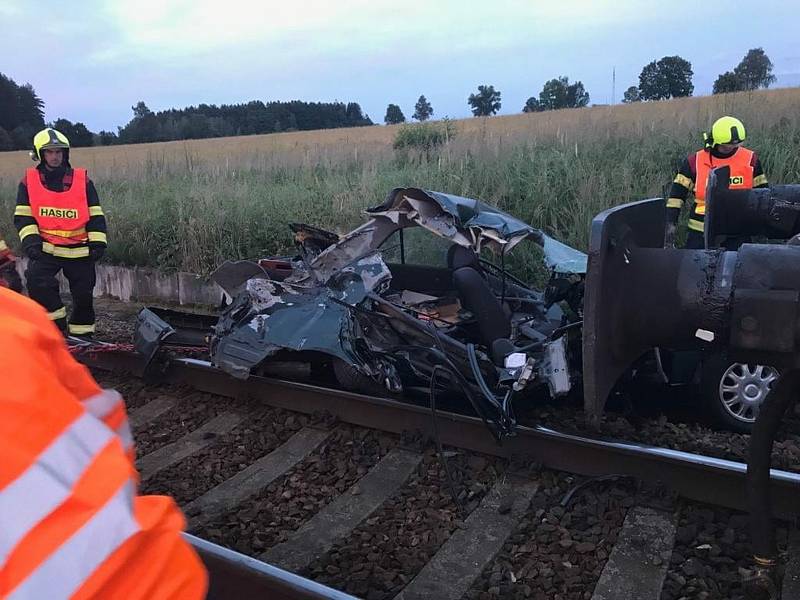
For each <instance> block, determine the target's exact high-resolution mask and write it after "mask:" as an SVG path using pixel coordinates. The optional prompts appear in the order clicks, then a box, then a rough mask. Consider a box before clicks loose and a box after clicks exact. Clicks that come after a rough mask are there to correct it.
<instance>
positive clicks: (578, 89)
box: [384, 48, 775, 124]
mask: <svg viewBox="0 0 800 600" xmlns="http://www.w3.org/2000/svg"><path fill="white" fill-rule="evenodd" d="M772 68H773V65H772V61H771V60H770V59H769V57H768V56H767V54H766V53H765V52H764V49H763V48H753V49H751V50H749V51H748V52H747V54H746V55H745V56H744V58H743V59H742V60H741V62H740V63H739V64H738V65H737V66H736V67H735V68H734V69H733V71H726V72H725V73H722V74H721V75H720V76H719V77H718V78H717V80H716V81H715V82H714V89H713V93H714V94H723V93H728V92H741V91H749V90H757V89H759V88H768V87H769V86H770V85H771V84H773V83H774V82H775V76H774V75H773V74H772ZM693 75H694V72H693V71H692V63H690V62H689V61H688V60H686V59H685V58H682V57H680V56H665V57H663V58H661V59H660V60H657V61H656V60H654V61H652V62H650V63H648V64H646V65H645V66H644V68H642V71H641V73H640V74H639V85H638V86H635V85H632V86H630V87H629V88H628V89H627V90H625V93H624V95H623V98H622V102H624V103H631V102H641V101H652V100H668V99H670V98H681V97H685V96H691V95H692V93H693V92H694V84H693V83H692V76H693ZM421 101H425V102H427V101H426V100H425V96H420V100H419V101H418V102H417V105H416V107H415V113H414V118H415V119H418V120H420V121H424V120H425V118H427V117H423V118H419V117H418V112H419V106H420V102H421ZM467 104H468V105H469V106H470V110H471V111H472V114H473V115H474V116H476V117H487V116H491V115H494V114H496V113H497V112H498V111H499V110H500V108H501V106H502V99H501V93H500V91H499V90H496V89H495V87H494V86H493V85H479V86H478V91H477V93H472V94H470V96H469V98H467ZM588 105H589V92H587V91H586V89H585V87H584V85H583V83H582V82H581V81H575V82H573V83H570V81H569V78H568V77H566V76H563V75H562V76H561V77H557V78H555V79H551V80H549V81H547V82H545V84H544V85H543V86H542V91H541V92H539V95H538V96H531V97H530V98H528V100H527V101H526V102H525V105H524V106H523V107H522V112H524V113H530V112H541V111H546V110H558V109H561V108H582V107H584V106H588ZM432 112H433V111H432V110H431V113H432ZM405 120H406V119H405V116H404V115H403V111H402V110H401V109H400V107H399V106H398V105H396V104H390V105H389V106H388V108H387V109H386V117H384V121H385V122H386V123H388V124H393V123H403V122H405Z"/></svg>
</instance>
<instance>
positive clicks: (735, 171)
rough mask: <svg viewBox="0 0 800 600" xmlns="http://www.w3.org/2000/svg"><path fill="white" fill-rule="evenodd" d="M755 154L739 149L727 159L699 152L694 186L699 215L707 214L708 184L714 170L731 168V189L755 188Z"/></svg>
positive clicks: (704, 151) (696, 155)
mask: <svg viewBox="0 0 800 600" xmlns="http://www.w3.org/2000/svg"><path fill="white" fill-rule="evenodd" d="M754 156H755V155H754V153H753V151H752V150H748V149H747V148H739V149H737V150H736V152H734V153H733V154H731V155H730V156H728V157H727V158H717V157H716V156H712V155H711V153H710V152H708V151H707V150H699V151H698V152H697V154H695V160H696V161H697V162H696V165H697V177H696V179H695V184H694V197H695V206H694V212H695V213H696V214H698V215H704V214H706V183H708V175H709V174H710V173H711V170H712V169H716V168H717V167H725V166H729V167H730V168H731V177H730V187H731V189H740V190H741V189H750V188H752V187H753V163H754V162H755V161H754V160H753V157H754Z"/></svg>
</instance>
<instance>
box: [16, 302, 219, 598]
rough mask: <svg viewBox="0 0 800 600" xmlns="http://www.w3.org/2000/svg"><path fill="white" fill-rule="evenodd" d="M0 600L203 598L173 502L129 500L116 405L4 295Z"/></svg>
mask: <svg viewBox="0 0 800 600" xmlns="http://www.w3.org/2000/svg"><path fill="white" fill-rule="evenodd" d="M0 348H5V349H10V350H8V351H5V352H4V353H3V360H2V361H0V378H2V382H3V383H2V386H0V448H2V452H3V459H2V460H0V597H2V598H4V599H6V598H7V599H9V600H12V599H13V600H16V599H40V598H48V599H49V598H71V599H79V600H85V599H98V600H99V599H100V598H103V599H105V598H124V599H126V600H127V599H142V600H143V599H145V598H147V599H181V600H183V599H186V600H195V599H200V598H203V597H204V595H205V590H206V574H205V570H204V568H203V566H202V564H201V563H200V561H199V559H198V558H197V555H196V554H195V553H194V551H193V550H192V548H191V547H190V546H189V545H188V544H187V543H186V542H185V541H184V540H183V539H182V538H181V533H180V532H181V530H182V528H183V526H184V520H183V517H182V515H181V513H180V511H179V510H178V508H177V507H176V506H175V504H174V502H173V500H172V499H170V498H167V497H163V496H142V497H137V496H136V482H137V474H136V470H135V468H134V466H133V462H132V446H133V442H132V439H131V436H130V429H129V426H128V420H127V416H126V413H125V406H124V404H123V402H122V398H121V397H120V396H119V394H117V393H116V392H113V391H110V390H102V389H100V387H99V386H98V385H97V383H95V381H94V380H93V379H92V377H91V375H90V374H89V372H88V371H87V370H86V369H85V368H84V367H83V366H82V365H80V364H78V363H77V362H76V361H75V360H74V359H73V358H72V357H71V356H70V354H69V352H68V351H67V349H66V347H65V345H64V342H63V340H62V339H61V334H60V333H59V331H58V329H57V328H56V327H55V326H54V325H53V324H52V322H50V321H49V320H48V319H47V315H46V314H45V312H44V310H43V309H42V308H40V307H39V306H38V305H36V304H35V303H34V302H33V301H31V300H29V299H28V298H25V297H23V296H21V295H19V294H16V293H14V292H11V291H8V290H5V289H0Z"/></svg>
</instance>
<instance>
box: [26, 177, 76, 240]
mask: <svg viewBox="0 0 800 600" xmlns="http://www.w3.org/2000/svg"><path fill="white" fill-rule="evenodd" d="M25 185H26V187H27V188H28V200H29V201H30V207H31V216H32V217H33V218H34V219H36V225H37V226H38V227H39V235H41V236H42V239H43V240H44V241H45V242H49V243H50V244H53V245H54V246H74V245H76V244H81V243H84V242H87V241H88V240H89V235H88V234H87V232H86V224H87V223H88V222H89V216H90V215H89V200H88V198H87V197H86V169H74V170H73V182H72V185H71V186H70V187H69V189H68V190H66V191H63V192H54V191H52V190H49V189H47V188H46V187H45V186H44V184H43V183H42V180H41V176H40V174H39V171H38V170H37V169H33V168H31V169H27V170H26V171H25Z"/></svg>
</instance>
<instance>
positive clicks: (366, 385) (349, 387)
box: [332, 358, 388, 396]
mask: <svg viewBox="0 0 800 600" xmlns="http://www.w3.org/2000/svg"><path fill="white" fill-rule="evenodd" d="M332 362H333V374H334V376H335V377H336V382H337V383H338V384H339V387H340V389H343V390H346V391H348V392H356V393H358V394H366V395H368V396H386V395H387V393H388V392H387V391H386V388H385V387H383V386H382V385H381V384H380V383H378V382H377V381H375V380H374V379H372V378H371V377H368V376H367V375H364V374H363V373H361V371H359V370H358V369H356V368H355V367H354V366H353V365H349V364H347V363H346V362H344V361H343V360H342V359H340V358H334V359H333V361H332Z"/></svg>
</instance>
